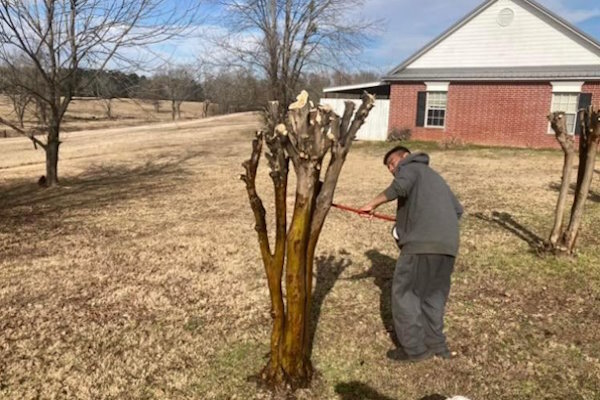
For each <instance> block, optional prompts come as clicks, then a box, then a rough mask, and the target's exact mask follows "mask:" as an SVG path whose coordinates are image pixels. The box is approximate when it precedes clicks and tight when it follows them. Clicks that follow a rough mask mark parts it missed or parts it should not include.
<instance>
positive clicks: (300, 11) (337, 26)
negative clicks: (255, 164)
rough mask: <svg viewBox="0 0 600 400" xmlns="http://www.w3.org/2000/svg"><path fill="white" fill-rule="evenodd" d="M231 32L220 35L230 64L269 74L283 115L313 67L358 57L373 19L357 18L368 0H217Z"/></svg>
mask: <svg viewBox="0 0 600 400" xmlns="http://www.w3.org/2000/svg"><path fill="white" fill-rule="evenodd" d="M214 1H215V2H216V3H218V4H219V5H220V6H221V9H222V10H223V14H222V15H220V16H219V23H220V24H222V26H223V27H224V29H225V30H226V31H227V34H226V35H224V36H222V37H219V38H217V42H218V46H219V48H220V49H221V50H222V51H221V52H220V53H222V52H224V53H226V54H227V55H228V56H229V59H228V60H227V64H228V65H243V66H246V67H248V68H250V69H252V70H255V71H257V72H259V73H260V75H262V76H265V78H266V80H267V82H268V89H269V98H270V100H273V101H277V102H278V104H279V111H280V115H283V114H284V113H285V111H286V109H287V106H288V105H289V104H290V103H291V101H292V100H293V96H294V94H296V93H298V91H299V85H300V80H301V76H302V72H303V71H304V70H306V69H307V68H312V69H315V68H318V67H325V68H327V67H333V66H339V65H340V64H343V63H346V62H352V61H353V60H354V57H355V56H356V55H357V53H358V52H359V51H360V50H361V49H362V47H363V46H364V44H365V42H366V40H368V36H369V35H368V33H369V32H370V31H372V30H373V29H374V28H373V27H374V26H375V25H374V22H373V21H367V20H365V19H364V17H363V18H359V17H356V18H353V17H352V14H353V13H355V12H356V11H358V10H359V8H360V7H361V6H362V4H363V2H364V1H363V0H323V1H317V0H214Z"/></svg>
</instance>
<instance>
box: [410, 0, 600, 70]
mask: <svg viewBox="0 0 600 400" xmlns="http://www.w3.org/2000/svg"><path fill="white" fill-rule="evenodd" d="M509 10H510V11H509ZM511 11H512V12H511ZM596 64H597V65H600V57H599V56H598V55H597V54H595V53H594V52H592V51H591V50H589V49H588V48H586V47H584V46H583V45H581V44H580V43H578V42H576V41H575V40H574V39H572V38H571V37H569V36H567V35H566V34H565V33H564V32H562V31H560V30H558V29H557V28H556V27H554V26H552V25H551V24H549V23H548V22H546V21H545V20H543V19H541V18H540V17H538V16H537V15H535V14H534V13H532V12H531V11H529V10H527V9H525V8H523V7H522V6H520V5H519V1H518V0H516V1H513V0H498V1H497V2H495V3H494V4H492V5H490V6H489V7H488V8H487V9H485V10H484V11H483V12H481V13H480V14H479V15H477V16H476V17H474V18H473V19H472V20H470V21H469V22H467V23H466V24H465V25H464V26H462V27H460V28H459V29H458V30H456V31H455V32H453V33H452V34H450V36H448V37H447V38H445V39H444V40H442V41H441V42H440V43H438V44H437V45H436V46H434V47H433V48H432V49H430V50H429V51H427V52H426V53H425V54H423V55H422V56H421V57H419V58H417V59H416V60H415V61H413V62H412V63H411V64H410V65H408V66H407V67H406V68H407V69H410V68H469V67H474V68H476V67H532V66H561V65H596Z"/></svg>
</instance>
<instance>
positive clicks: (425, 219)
mask: <svg viewBox="0 0 600 400" xmlns="http://www.w3.org/2000/svg"><path fill="white" fill-rule="evenodd" d="M384 193H385V197H386V198H387V199H388V200H389V201H391V200H395V199H398V211H397V212H396V231H397V233H398V236H399V237H400V240H399V245H400V247H401V248H402V254H445V255H449V256H454V257H456V254H457V252H458V242H459V231H458V220H459V219H460V217H461V216H462V213H463V208H462V206H461V205H460V203H459V202H458V200H457V199H456V196H455V195H454V193H452V190H450V187H449V186H448V184H447V183H446V182H445V181H444V179H443V178H442V177H441V176H440V175H439V174H438V173H437V172H435V171H434V170H433V169H431V168H430V167H429V156H428V155H427V154H424V153H416V154H412V155H409V156H408V157H406V158H405V159H404V160H402V162H401V163H400V164H399V165H398V168H397V169H396V173H395V174H394V181H393V182H392V184H391V185H390V187H388V188H387V189H386V190H385V192H384Z"/></svg>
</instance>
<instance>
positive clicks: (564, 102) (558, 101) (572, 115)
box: [549, 93, 579, 134]
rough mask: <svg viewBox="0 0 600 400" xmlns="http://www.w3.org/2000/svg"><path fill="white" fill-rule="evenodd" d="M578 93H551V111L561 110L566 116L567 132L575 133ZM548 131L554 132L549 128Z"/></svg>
mask: <svg viewBox="0 0 600 400" xmlns="http://www.w3.org/2000/svg"><path fill="white" fill-rule="evenodd" d="M578 103H579V93H552V109H551V110H550V111H551V112H557V111H562V112H564V113H565V115H566V117H567V132H569V133H571V134H572V133H575V125H576V120H577V105H578ZM549 132H550V133H554V131H553V130H552V128H550V131H549Z"/></svg>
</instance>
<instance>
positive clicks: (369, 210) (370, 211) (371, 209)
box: [359, 203, 375, 214]
mask: <svg viewBox="0 0 600 400" xmlns="http://www.w3.org/2000/svg"><path fill="white" fill-rule="evenodd" d="M359 210H360V212H362V213H365V214H373V212H374V211H375V207H374V206H373V205H372V204H371V203H369V204H366V205H364V206H362V207H361V208H359Z"/></svg>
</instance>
